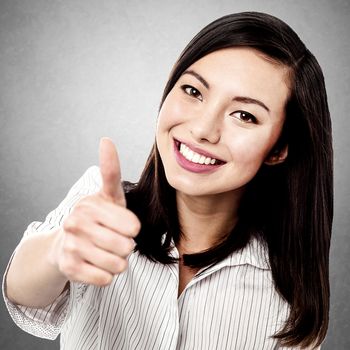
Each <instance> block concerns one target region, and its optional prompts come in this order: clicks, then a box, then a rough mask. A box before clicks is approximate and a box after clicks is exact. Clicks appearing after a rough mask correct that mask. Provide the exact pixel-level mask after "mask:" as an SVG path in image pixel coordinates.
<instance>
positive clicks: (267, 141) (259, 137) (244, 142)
mask: <svg viewBox="0 0 350 350" xmlns="http://www.w3.org/2000/svg"><path fill="white" fill-rule="evenodd" d="M276 141H277V138H276V136H275V135H274V133H273V132H272V130H270V131H268V130H263V131H261V132H251V130H247V131H246V132H241V133H240V134H239V135H236V137H231V140H230V146H229V148H230V151H231V155H232V159H233V161H234V162H235V163H241V164H245V165H247V166H251V167H254V168H259V167H260V166H261V164H262V163H263V162H264V161H265V159H266V157H267V156H268V154H269V152H270V151H271V149H272V147H273V145H274V144H275V142H276Z"/></svg>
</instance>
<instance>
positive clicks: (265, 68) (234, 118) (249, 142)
mask: <svg viewBox="0 0 350 350" xmlns="http://www.w3.org/2000/svg"><path fill="white" fill-rule="evenodd" d="M288 83H289V81H288V68H286V67H285V66H282V65H278V64H276V63H273V62H272V61H269V60H267V59H266V58H265V57H263V55H262V54H261V53H259V52H258V51H256V50H254V49H249V48H229V49H222V50H218V51H215V52H213V53H211V54H208V55H207V56H205V57H203V58H201V59H200V60H198V61H197V62H195V63H194V64H192V65H191V66H190V67H189V68H188V69H187V70H186V71H185V72H184V73H183V74H182V76H181V77H180V78H179V80H178V81H177V83H176V84H175V86H174V87H173V89H172V90H171V91H170V93H169V94H168V96H167V98H166V99H165V101H164V103H163V105H162V108H161V110H160V113H159V119H158V125H157V134H156V140H157V146H158V149H159V153H160V156H161V159H162V162H163V165H164V169H165V173H166V177H167V180H168V182H169V184H170V185H171V186H172V187H174V188H175V189H176V190H177V191H181V192H183V193H185V194H188V195H192V196H202V195H213V194H218V193H224V192H232V191H236V190H239V191H241V190H242V189H243V188H244V186H245V185H246V184H247V183H248V182H249V181H250V180H251V179H252V178H253V177H254V175H255V174H256V173H257V171H258V170H259V168H260V167H261V165H262V164H263V163H264V162H265V161H268V162H269V163H270V164H271V163H274V162H276V163H277V162H280V161H281V160H282V159H279V158H271V157H270V156H269V154H270V152H271V150H272V148H273V146H274V145H275V143H276V141H277V140H278V138H279V136H280V133H281V130H282V126H283V122H284V119H285V105H286V101H287V99H288V96H289V88H288Z"/></svg>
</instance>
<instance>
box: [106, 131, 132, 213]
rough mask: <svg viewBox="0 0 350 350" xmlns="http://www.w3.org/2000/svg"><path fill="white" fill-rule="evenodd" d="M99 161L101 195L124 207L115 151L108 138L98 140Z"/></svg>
mask: <svg viewBox="0 0 350 350" xmlns="http://www.w3.org/2000/svg"><path fill="white" fill-rule="evenodd" d="M99 161H100V172H101V176H102V189H101V194H102V195H103V196H104V197H106V198H107V199H109V200H111V201H113V202H115V203H118V204H120V205H122V206H126V201H125V195H124V191H123V187H122V184H121V172H120V163H119V158H118V153H117V149H116V147H115V145H114V143H113V141H112V140H111V139H109V138H108V137H103V138H101V140H100V147H99Z"/></svg>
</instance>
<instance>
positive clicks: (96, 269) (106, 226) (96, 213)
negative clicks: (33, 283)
mask: <svg viewBox="0 0 350 350" xmlns="http://www.w3.org/2000/svg"><path fill="white" fill-rule="evenodd" d="M99 160H100V171H101V175H102V182H103V185H102V189H101V191H100V192H98V193H96V194H94V195H90V196H87V197H84V198H83V199H81V200H80V201H79V202H78V203H77V204H76V205H75V207H74V208H73V210H72V212H71V213H70V215H69V216H68V217H67V218H66V220H65V222H64V224H63V227H62V228H61V229H60V231H59V232H58V236H57V239H56V241H55V247H54V254H53V255H54V256H55V258H54V262H55V265H56V266H57V267H58V269H59V271H60V272H61V273H62V274H63V275H64V276H66V278H67V279H68V280H71V281H79V282H84V283H88V284H94V285H98V286H104V285H108V284H110V283H111V282H112V279H113V276H114V275H115V274H118V273H121V272H123V271H124V270H125V269H126V268H127V265H128V263H127V257H128V255H129V254H130V253H131V252H132V250H133V249H134V247H135V243H134V239H133V238H134V237H135V236H136V235H137V234H138V232H139V230H140V227H141V224H140V221H139V220H138V218H137V216H136V215H135V214H134V213H133V212H131V211H130V210H129V209H127V208H126V200H125V195H124V191H123V188H122V184H121V173H120V164H119V159H118V155H117V151H116V148H115V146H114V144H113V142H112V141H111V140H110V139H108V138H102V139H101V142H100V149H99Z"/></svg>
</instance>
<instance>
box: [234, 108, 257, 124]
mask: <svg viewBox="0 0 350 350" xmlns="http://www.w3.org/2000/svg"><path fill="white" fill-rule="evenodd" d="M230 115H231V116H233V117H234V118H236V119H238V120H239V121H241V122H242V123H253V124H257V123H258V120H257V119H256V118H255V117H254V116H253V114H250V113H248V112H245V111H235V112H233V113H230Z"/></svg>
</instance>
